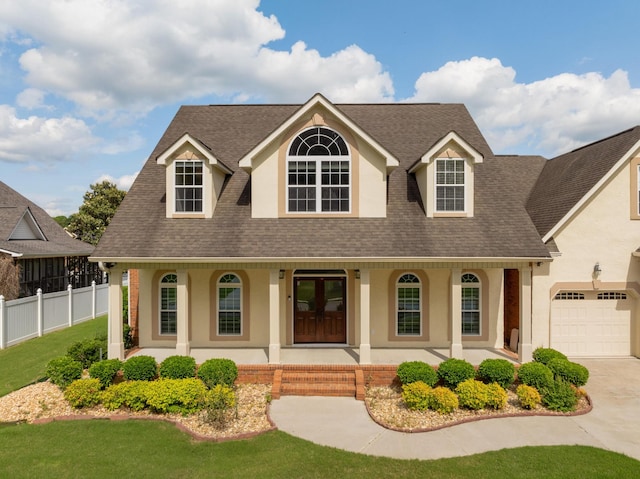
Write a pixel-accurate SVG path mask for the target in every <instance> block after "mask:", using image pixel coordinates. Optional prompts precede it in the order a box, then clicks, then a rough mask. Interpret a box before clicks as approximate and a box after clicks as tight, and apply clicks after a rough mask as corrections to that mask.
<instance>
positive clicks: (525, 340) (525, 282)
mask: <svg viewBox="0 0 640 479" xmlns="http://www.w3.org/2000/svg"><path fill="white" fill-rule="evenodd" d="M519 272H520V334H519V341H518V361H520V362H521V363H526V362H529V361H531V360H533V348H532V345H531V319H532V313H531V309H532V308H531V266H527V267H524V268H520V269H519Z"/></svg>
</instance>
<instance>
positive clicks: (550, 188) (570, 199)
mask: <svg viewBox="0 0 640 479" xmlns="http://www.w3.org/2000/svg"><path fill="white" fill-rule="evenodd" d="M639 147H640V126H636V127H635V128H631V129H629V130H626V131H623V132H621V133H618V134H617V135H613V136H610V137H608V138H605V139H603V140H600V141H597V142H595V143H591V144H589V145H586V146H583V147H582V148H578V149H576V150H573V151H571V152H569V153H566V154H564V155H560V156H558V157H556V158H553V159H551V160H549V161H548V162H547V164H546V165H545V167H544V169H543V170H542V173H541V174H540V177H539V178H538V181H537V182H536V185H535V187H534V188H533V191H532V192H531V196H530V198H529V200H528V201H527V211H528V212H529V215H530V216H531V219H532V220H533V222H534V224H535V225H536V227H537V228H538V232H539V233H540V236H542V237H543V241H547V240H549V239H550V238H551V236H552V235H553V234H554V233H555V231H557V230H558V229H559V228H560V227H562V225H564V224H565V223H566V221H568V220H569V218H571V216H572V215H573V213H574V212H575V211H576V210H577V209H578V208H579V207H580V206H581V205H582V204H583V203H584V202H585V201H587V200H588V199H589V198H591V196H592V195H593V194H594V193H595V192H596V191H597V190H598V189H599V187H600V186H601V185H602V184H603V183H604V182H606V181H607V180H608V179H609V177H610V175H612V174H613V173H614V172H615V171H616V170H617V169H618V167H619V166H621V165H622V164H623V163H625V162H626V161H628V160H629V158H628V155H629V154H631V153H633V152H634V151H635V150H636V149H637V148H639Z"/></svg>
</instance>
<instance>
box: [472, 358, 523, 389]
mask: <svg viewBox="0 0 640 479" xmlns="http://www.w3.org/2000/svg"><path fill="white" fill-rule="evenodd" d="M515 377H516V368H515V366H514V365H513V363H511V362H509V361H507V360H506V359H485V360H484V361H482V362H481V363H480V366H478V373H477V378H478V379H480V380H481V381H484V382H485V383H488V384H490V383H498V384H499V385H500V386H502V387H503V388H505V389H506V388H508V387H509V386H511V385H512V384H513V381H515Z"/></svg>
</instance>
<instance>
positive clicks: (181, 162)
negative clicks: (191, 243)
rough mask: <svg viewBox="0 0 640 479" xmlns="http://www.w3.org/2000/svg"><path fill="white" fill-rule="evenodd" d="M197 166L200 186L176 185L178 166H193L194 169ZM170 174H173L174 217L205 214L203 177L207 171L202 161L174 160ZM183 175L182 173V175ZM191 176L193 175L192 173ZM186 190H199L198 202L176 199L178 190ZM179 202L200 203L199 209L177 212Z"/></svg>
mask: <svg viewBox="0 0 640 479" xmlns="http://www.w3.org/2000/svg"><path fill="white" fill-rule="evenodd" d="M197 164H199V166H200V184H199V185H178V181H177V179H178V166H179V165H193V166H194V167H197ZM172 172H173V211H174V213H175V214H176V215H181V216H182V215H202V214H204V212H205V204H206V188H205V182H206V180H205V175H206V172H207V169H206V167H205V162H204V160H201V159H198V158H196V159H176V160H174V161H173V165H172ZM183 174H184V173H183ZM192 174H193V173H192ZM188 189H192V190H194V191H195V190H200V199H199V200H193V199H192V200H189V199H180V200H179V199H178V190H188ZM179 201H183V202H185V203H186V202H187V201H199V202H200V209H199V210H193V211H188V210H179V209H178V202H179Z"/></svg>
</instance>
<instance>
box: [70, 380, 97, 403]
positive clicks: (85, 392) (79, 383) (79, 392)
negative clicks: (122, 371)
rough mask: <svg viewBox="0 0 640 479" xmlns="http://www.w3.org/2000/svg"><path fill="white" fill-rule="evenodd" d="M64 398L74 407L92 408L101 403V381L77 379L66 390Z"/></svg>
mask: <svg viewBox="0 0 640 479" xmlns="http://www.w3.org/2000/svg"><path fill="white" fill-rule="evenodd" d="M64 398H65V399H66V400H67V401H69V404H71V406H72V407H75V408H83V407H91V406H95V405H96V404H99V403H100V380H99V379H76V380H75V381H73V382H72V383H71V384H69V386H67V389H65V390H64Z"/></svg>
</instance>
